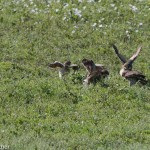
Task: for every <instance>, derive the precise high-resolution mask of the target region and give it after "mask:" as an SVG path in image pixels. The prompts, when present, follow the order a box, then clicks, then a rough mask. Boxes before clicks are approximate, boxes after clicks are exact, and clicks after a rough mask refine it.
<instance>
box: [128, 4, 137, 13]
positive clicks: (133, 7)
mask: <svg viewBox="0 0 150 150" xmlns="http://www.w3.org/2000/svg"><path fill="white" fill-rule="evenodd" d="M129 6H130V7H131V9H132V11H133V12H137V11H138V8H137V7H136V6H133V5H131V4H129Z"/></svg>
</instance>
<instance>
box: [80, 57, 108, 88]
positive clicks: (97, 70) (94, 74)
mask: <svg viewBox="0 0 150 150" xmlns="http://www.w3.org/2000/svg"><path fill="white" fill-rule="evenodd" d="M82 64H83V66H84V67H85V69H86V71H87V75H86V78H85V80H84V82H83V84H84V85H89V84H90V83H96V82H97V81H98V80H100V79H101V78H105V77H106V76H108V75H109V72H108V70H106V69H105V67H104V65H102V64H95V63H94V62H93V60H88V59H83V60H82Z"/></svg>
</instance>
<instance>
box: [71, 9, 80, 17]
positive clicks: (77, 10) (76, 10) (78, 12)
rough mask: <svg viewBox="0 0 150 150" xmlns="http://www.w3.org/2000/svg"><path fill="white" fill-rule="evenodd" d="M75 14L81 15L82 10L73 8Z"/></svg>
mask: <svg viewBox="0 0 150 150" xmlns="http://www.w3.org/2000/svg"><path fill="white" fill-rule="evenodd" d="M73 11H74V14H75V15H76V16H78V17H81V16H82V15H81V10H79V9H78V8H73Z"/></svg>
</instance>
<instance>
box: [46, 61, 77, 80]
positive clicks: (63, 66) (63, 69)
mask: <svg viewBox="0 0 150 150" xmlns="http://www.w3.org/2000/svg"><path fill="white" fill-rule="evenodd" d="M49 67H51V68H58V72H59V77H60V78H62V77H63V76H64V75H65V74H67V73H69V72H70V68H71V69H73V71H74V73H75V72H76V71H77V70H78V69H79V66H78V65H76V64H71V62H70V61H66V62H65V63H61V62H58V61H55V62H54V63H50V64H49Z"/></svg>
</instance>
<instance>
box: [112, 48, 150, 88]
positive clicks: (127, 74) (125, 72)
mask: <svg viewBox="0 0 150 150" xmlns="http://www.w3.org/2000/svg"><path fill="white" fill-rule="evenodd" d="M112 46H113V48H114V50H115V53H116V55H117V56H118V58H119V59H120V60H121V62H122V68H121V70H120V75H121V76H122V77H124V78H125V79H127V80H129V84H130V86H131V85H134V84H135V83H137V82H140V83H141V84H143V85H144V84H146V83H147V80H146V77H145V75H143V74H142V73H141V72H138V71H134V70H132V65H133V62H134V61H135V60H136V58H137V56H138V55H139V53H140V51H141V49H142V46H139V47H138V49H137V51H136V53H134V54H133V55H132V57H130V58H129V59H128V60H126V59H125V57H124V56H123V55H121V54H120V53H119V51H118V48H117V47H116V46H115V45H112Z"/></svg>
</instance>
